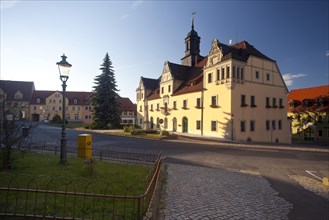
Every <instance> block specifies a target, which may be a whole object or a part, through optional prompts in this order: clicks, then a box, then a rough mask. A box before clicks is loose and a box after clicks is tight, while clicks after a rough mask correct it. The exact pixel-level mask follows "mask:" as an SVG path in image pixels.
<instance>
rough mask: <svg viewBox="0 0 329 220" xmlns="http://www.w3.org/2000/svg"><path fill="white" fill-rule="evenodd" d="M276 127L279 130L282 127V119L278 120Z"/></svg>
mask: <svg viewBox="0 0 329 220" xmlns="http://www.w3.org/2000/svg"><path fill="white" fill-rule="evenodd" d="M278 128H279V130H281V129H282V120H279V121H278Z"/></svg>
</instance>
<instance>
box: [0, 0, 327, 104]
mask: <svg viewBox="0 0 329 220" xmlns="http://www.w3.org/2000/svg"><path fill="white" fill-rule="evenodd" d="M328 10H329V3H328V1H313V0H310V1H201V0H200V1H196V0H195V1H52V0H47V1H40V0H39V1H26V0H24V1H7V0H1V21H0V22H1V26H0V27H1V38H0V40H1V45H0V46H1V47H0V49H1V63H0V70H1V75H0V78H1V79H3V80H24V81H34V82H35V86H36V89H38V90H61V81H60V80H59V73H58V69H57V66H56V62H58V61H60V60H61V57H60V56H61V55H62V54H63V53H65V54H66V55H67V57H68V58H67V60H68V62H70V63H71V64H72V65H73V66H72V70H71V76H70V78H69V80H68V82H67V84H68V87H67V90H70V91H91V90H92V86H93V85H94V78H95V76H96V75H99V74H100V73H101V72H100V70H99V67H100V65H101V64H102V62H103V58H104V57H105V54H106V53H107V52H108V53H109V56H110V59H111V61H112V63H113V67H114V70H115V76H116V80H117V85H118V89H119V90H120V92H119V94H120V95H121V96H123V97H129V98H130V99H131V100H132V101H133V102H136V101H135V90H136V88H137V86H138V83H139V79H140V77H141V76H144V77H149V78H158V77H159V76H160V74H161V72H162V68H163V64H164V62H165V61H167V60H168V61H171V62H174V63H180V59H181V58H182V57H183V56H184V39H185V37H186V34H187V33H188V32H189V31H190V29H191V16H192V12H196V13H197V14H196V16H195V30H196V31H197V32H198V34H199V36H200V37H201V54H202V55H207V54H208V52H209V50H210V45H211V42H212V40H213V39H214V38H217V39H218V40H219V41H220V42H223V43H226V44H228V42H229V40H230V39H232V41H233V43H235V42H236V40H237V41H238V42H239V41H242V40H246V41H248V42H249V43H250V44H251V45H254V46H255V47H256V48H257V49H258V50H260V51H261V52H262V53H264V54H265V55H267V56H269V57H270V58H272V59H274V60H276V62H277V64H278V66H279V68H280V71H281V73H282V75H283V76H284V79H285V80H286V83H287V86H288V88H289V89H290V90H291V89H296V88H304V87H312V86H319V85H326V84H329V74H328V72H329V70H328V66H329V46H328V44H329V36H328V29H329V23H328V22H329V12H328Z"/></svg>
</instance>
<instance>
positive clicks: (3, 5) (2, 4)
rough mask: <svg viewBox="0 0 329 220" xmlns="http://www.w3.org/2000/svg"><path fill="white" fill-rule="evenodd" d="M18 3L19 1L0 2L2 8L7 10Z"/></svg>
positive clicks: (3, 0) (7, 0)
mask: <svg viewBox="0 0 329 220" xmlns="http://www.w3.org/2000/svg"><path fill="white" fill-rule="evenodd" d="M17 3H18V1H17V0H1V1H0V8H1V10H2V9H6V8H12V7H14V6H15V5H16V4H17Z"/></svg>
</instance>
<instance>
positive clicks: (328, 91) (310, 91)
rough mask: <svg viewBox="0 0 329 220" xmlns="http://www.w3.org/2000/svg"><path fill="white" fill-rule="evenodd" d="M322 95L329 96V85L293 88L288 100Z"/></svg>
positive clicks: (300, 99) (314, 97)
mask: <svg viewBox="0 0 329 220" xmlns="http://www.w3.org/2000/svg"><path fill="white" fill-rule="evenodd" d="M320 96H329V85H325V86H316V87H309V88H301V89H294V90H291V91H290V93H289V95H288V102H289V101H290V100H299V101H302V100H304V99H316V98H318V97H320Z"/></svg>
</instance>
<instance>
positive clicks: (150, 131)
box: [146, 129, 158, 134]
mask: <svg viewBox="0 0 329 220" xmlns="http://www.w3.org/2000/svg"><path fill="white" fill-rule="evenodd" d="M146 133H147V134H157V133H158V131H157V130H153V129H151V130H147V131H146Z"/></svg>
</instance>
